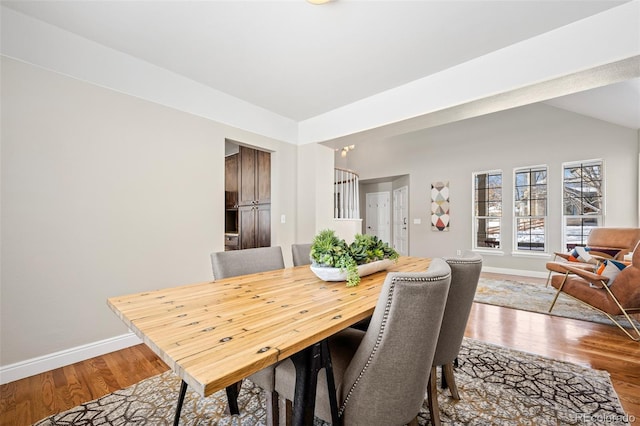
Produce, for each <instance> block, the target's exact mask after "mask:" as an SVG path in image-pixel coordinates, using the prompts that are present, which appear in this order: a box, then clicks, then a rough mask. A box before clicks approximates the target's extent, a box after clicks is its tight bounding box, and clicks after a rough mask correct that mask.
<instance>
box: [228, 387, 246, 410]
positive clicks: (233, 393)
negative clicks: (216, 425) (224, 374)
mask: <svg viewBox="0 0 640 426" xmlns="http://www.w3.org/2000/svg"><path fill="white" fill-rule="evenodd" d="M241 387H242V381H240V382H236V383H234V384H232V385H231V386H227V389H226V390H227V405H228V406H229V413H230V414H231V415H234V414H240V408H239V407H238V394H239V393H240V388H241Z"/></svg>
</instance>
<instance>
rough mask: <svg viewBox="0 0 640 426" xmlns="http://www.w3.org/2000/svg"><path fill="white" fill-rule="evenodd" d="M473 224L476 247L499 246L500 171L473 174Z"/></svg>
mask: <svg viewBox="0 0 640 426" xmlns="http://www.w3.org/2000/svg"><path fill="white" fill-rule="evenodd" d="M473 204H474V226H475V247H476V248H495V249H499V248H500V235H501V234H500V233H501V222H502V172H501V171H494V172H482V173H475V174H474V199H473Z"/></svg>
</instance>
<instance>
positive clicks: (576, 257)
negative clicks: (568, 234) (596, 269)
mask: <svg viewBox="0 0 640 426" xmlns="http://www.w3.org/2000/svg"><path fill="white" fill-rule="evenodd" d="M589 251H591V249H590V248H589V247H580V246H578V247H576V248H574V249H573V250H571V253H569V261H570V262H583V263H593V264H596V263H598V260H597V259H595V258H594V257H593V256H591V255H590V254H589Z"/></svg>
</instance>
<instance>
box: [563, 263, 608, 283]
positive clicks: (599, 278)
mask: <svg viewBox="0 0 640 426" xmlns="http://www.w3.org/2000/svg"><path fill="white" fill-rule="evenodd" d="M565 269H566V270H567V271H568V272H571V273H572V274H576V275H577V276H579V277H580V278H583V279H585V280H587V281H589V282H590V283H592V284H600V283H603V284H606V283H607V282H609V278H608V277H605V276H603V275H598V274H596V273H593V272H590V271H586V270H584V269H582V268H576V267H574V266H571V265H566V266H565Z"/></svg>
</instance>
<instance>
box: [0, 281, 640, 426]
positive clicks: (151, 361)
mask: <svg viewBox="0 0 640 426" xmlns="http://www.w3.org/2000/svg"><path fill="white" fill-rule="evenodd" d="M483 275H484V276H492V277H500V275H497V274H483ZM505 278H506V276H505ZM508 278H510V279H518V280H521V281H527V282H535V283H539V284H540V285H544V281H545V280H544V279H536V278H529V277H514V276H512V275H510V276H508ZM466 336H467V337H470V338H474V339H478V340H482V341H485V342H489V343H494V344H497V345H500V346H505V347H509V348H513V349H517V350H522V351H525V352H529V353H535V354H539V355H542V356H546V357H549V358H553V359H556V360H561V361H567V362H571V363H575V364H580V365H583V366H587V367H590V368H594V369H598V370H606V371H608V372H609V374H610V375H611V381H612V383H613V386H614V388H615V389H616V392H617V393H618V396H619V398H620V401H621V403H622V406H623V407H624V409H625V411H626V413H627V414H628V415H629V416H630V417H631V416H633V417H635V419H636V420H635V421H636V422H639V424H640V342H633V341H632V340H630V339H629V338H627V337H626V336H625V335H624V334H622V332H620V331H619V330H618V329H617V328H616V327H614V326H608V325H602V324H595V323H590V322H585V321H578V320H571V319H567V318H560V317H554V316H550V315H544V314H536V313H531V312H524V311H518V310H514V309H508V308H501V307H496V306H491V305H483V304H474V306H473V308H472V310H471V315H470V317H469V323H468V325H467V331H466ZM166 370H167V366H166V365H165V364H164V363H163V362H162V361H161V360H159V359H158V358H157V357H156V356H155V355H154V354H153V353H152V352H151V350H150V349H148V348H147V347H146V346H144V345H138V346H134V347H131V348H127V349H123V350H121V351H117V352H113V353H110V354H106V355H103V356H99V357H95V358H92V359H89V360H86V361H82V362H78V363H76V364H72V365H69V366H66V367H62V368H58V369H56V370H52V371H48V372H46V373H42V374H38V375H35V376H32V377H28V378H25V379H22V380H18V381H15V382H11V383H8V384H5V385H2V386H0V425H3V426H24V425H31V424H32V423H34V422H36V421H38V420H40V419H42V418H44V417H47V416H49V415H51V414H55V413H58V412H61V411H64V410H67V409H69V408H72V407H74V406H76V405H78V404H80V403H82V402H85V401H90V400H92V399H95V398H98V397H100V396H103V395H106V394H108V393H110V392H113V391H114V390H117V389H122V388H125V387H127V386H129V385H132V384H134V383H136V382H138V381H140V380H143V379H145V378H147V377H151V376H153V375H156V374H159V373H161V372H164V371H166ZM631 423H632V424H633V422H631Z"/></svg>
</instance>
